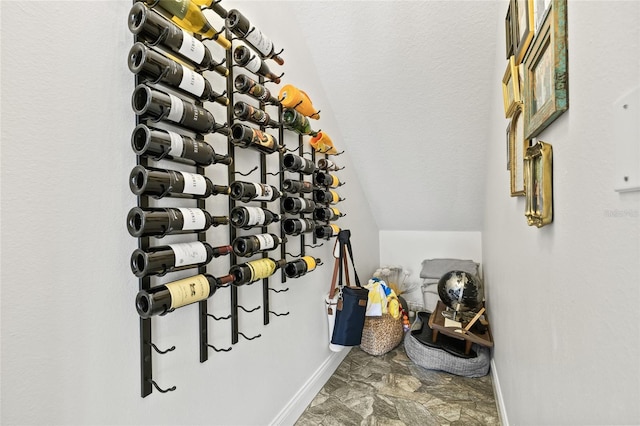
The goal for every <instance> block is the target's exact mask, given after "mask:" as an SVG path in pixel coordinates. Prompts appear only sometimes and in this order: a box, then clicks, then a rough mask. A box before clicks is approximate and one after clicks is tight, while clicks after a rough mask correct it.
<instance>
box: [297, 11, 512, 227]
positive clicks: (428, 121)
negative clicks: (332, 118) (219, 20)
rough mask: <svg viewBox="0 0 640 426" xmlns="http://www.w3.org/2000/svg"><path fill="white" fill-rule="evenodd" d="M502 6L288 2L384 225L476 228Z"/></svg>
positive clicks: (479, 220)
mask: <svg viewBox="0 0 640 426" xmlns="http://www.w3.org/2000/svg"><path fill="white" fill-rule="evenodd" d="M499 6H501V3H500V2H498V1H457V0H451V1H384V2H376V1H366V2H364V1H298V2H295V6H294V7H293V8H292V10H293V11H294V13H295V14H296V15H297V18H298V19H299V21H301V22H302V21H304V22H305V25H304V27H303V33H304V38H305V41H306V43H307V44H308V47H309V52H310V55H311V57H312V59H313V61H314V62H315V66H316V69H317V71H318V74H319V75H320V76H321V84H322V86H323V90H324V91H325V93H326V94H327V96H328V97H329V99H331V100H332V104H331V105H330V108H331V109H332V110H333V111H334V112H335V115H336V117H337V120H338V124H339V127H340V133H341V134H342V136H343V137H344V139H345V140H344V141H343V145H344V146H345V147H346V148H347V149H348V151H349V154H350V157H351V159H352V160H353V162H354V163H355V164H354V167H355V168H356V172H357V174H358V176H359V178H360V180H361V181H362V183H363V186H364V191H365V192H366V194H365V195H366V197H367V199H368V200H369V202H370V205H371V208H372V209H373V214H374V216H375V218H376V221H377V223H378V226H379V228H380V229H381V230H428V231H480V230H481V228H482V220H483V210H484V180H485V170H484V157H485V156H484V152H485V147H486V146H487V144H489V143H504V142H503V141H490V140H487V135H488V134H489V122H488V120H489V111H490V109H491V107H492V105H491V100H492V99H494V92H495V91H496V90H500V85H499V82H496V81H493V79H492V78H493V75H494V70H493V66H494V63H495V51H496V50H495V49H496V43H497V42H498V41H497V40H496V28H497V23H496V22H495V18H496V16H497V8H498V7H499Z"/></svg>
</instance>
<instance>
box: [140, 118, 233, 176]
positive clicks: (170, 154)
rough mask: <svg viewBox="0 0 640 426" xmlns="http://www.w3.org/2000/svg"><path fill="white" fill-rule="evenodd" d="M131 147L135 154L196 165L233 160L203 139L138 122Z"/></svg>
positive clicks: (224, 162) (230, 161) (225, 162)
mask: <svg viewBox="0 0 640 426" xmlns="http://www.w3.org/2000/svg"><path fill="white" fill-rule="evenodd" d="M131 148H133V152H135V153H136V155H140V156H143V157H148V158H151V159H153V160H156V161H159V160H162V159H163V158H166V159H167V160H173V161H181V162H185V163H188V164H194V165H196V166H209V165H211V164H217V163H220V164H226V165H227V166H228V165H230V164H231V163H232V162H233V159H232V158H231V157H230V156H228V155H221V154H216V152H215V151H214V150H213V147H212V146H211V145H209V144H208V143H206V142H204V141H199V140H196V139H193V138H191V137H189V136H185V135H179V134H178V133H175V132H172V131H169V130H160V129H155V128H151V127H147V126H146V125H145V124H138V125H137V126H136V127H135V128H134V129H133V133H132V134H131Z"/></svg>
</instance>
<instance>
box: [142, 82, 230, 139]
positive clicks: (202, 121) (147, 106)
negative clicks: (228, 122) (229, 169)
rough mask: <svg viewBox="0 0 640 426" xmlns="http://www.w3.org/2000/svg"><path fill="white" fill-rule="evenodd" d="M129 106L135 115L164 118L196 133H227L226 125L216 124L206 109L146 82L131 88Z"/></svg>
mask: <svg viewBox="0 0 640 426" xmlns="http://www.w3.org/2000/svg"><path fill="white" fill-rule="evenodd" d="M131 106H132V107H133V112H135V113H136V115H140V116H142V117H143V118H146V119H151V120H156V121H158V120H163V119H165V118H166V119H167V120H169V121H172V122H174V123H178V124H180V125H181V126H183V127H184V128H186V129H189V130H193V131H194V132H197V133H211V132H220V133H223V134H225V135H226V134H228V133H229V130H228V128H227V127H226V126H221V125H218V124H216V120H215V119H214V118H213V114H211V113H210V112H209V111H207V110H206V109H204V108H202V107H199V106H197V105H196V104H194V103H193V102H189V101H185V100H183V99H180V98H179V97H177V96H175V95H172V94H170V93H165V92H163V91H160V90H158V89H152V88H150V87H149V86H147V85H146V84H139V85H137V86H136V88H135V89H134V90H133V95H132V96H131Z"/></svg>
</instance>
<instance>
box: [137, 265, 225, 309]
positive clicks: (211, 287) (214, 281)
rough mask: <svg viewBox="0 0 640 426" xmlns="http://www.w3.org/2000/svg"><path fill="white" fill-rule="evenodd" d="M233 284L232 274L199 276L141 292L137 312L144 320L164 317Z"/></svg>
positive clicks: (138, 296)
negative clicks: (157, 316) (219, 288)
mask: <svg viewBox="0 0 640 426" xmlns="http://www.w3.org/2000/svg"><path fill="white" fill-rule="evenodd" d="M231 282H233V275H231V274H229V275H225V276H222V277H214V276H213V275H209V274H199V275H194V276H192V277H188V278H184V279H181V280H177V281H172V282H170V283H166V284H163V285H159V286H156V287H152V288H150V289H148V290H140V291H139V292H138V294H137V295H136V310H137V311H138V314H139V315H140V316H141V317H142V318H151V317H152V316H154V315H164V314H167V313H169V312H172V311H173V310H175V309H177V308H180V307H182V306H186V305H189V304H191V303H195V302H200V301H202V300H206V299H208V298H209V297H211V296H213V295H214V293H215V292H216V290H217V289H218V287H223V286H225V285H227V284H229V283H231Z"/></svg>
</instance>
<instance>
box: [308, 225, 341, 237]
mask: <svg viewBox="0 0 640 426" xmlns="http://www.w3.org/2000/svg"><path fill="white" fill-rule="evenodd" d="M314 232H315V235H316V237H318V238H322V239H325V240H328V239H329V238H331V237H335V236H336V235H338V233H339V232H340V227H339V226H338V225H334V224H331V225H322V226H316V229H315V230H314Z"/></svg>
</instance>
